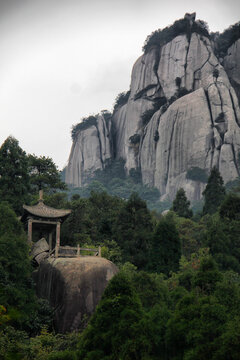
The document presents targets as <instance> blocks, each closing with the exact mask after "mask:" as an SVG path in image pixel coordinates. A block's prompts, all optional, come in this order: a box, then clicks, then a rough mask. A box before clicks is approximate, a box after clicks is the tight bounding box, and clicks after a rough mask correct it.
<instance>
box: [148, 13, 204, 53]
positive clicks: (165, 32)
mask: <svg viewBox="0 0 240 360" xmlns="http://www.w3.org/2000/svg"><path fill="white" fill-rule="evenodd" d="M193 32H196V33H198V34H200V35H203V36H206V37H209V33H208V26H207V24H206V23H205V22H204V21H202V20H199V21H197V22H193V24H192V26H191V24H190V21H189V20H188V19H180V20H176V21H175V22H174V24H173V25H171V26H168V27H166V28H164V29H162V30H161V29H158V30H156V31H154V32H152V34H151V35H148V37H147V39H146V40H145V43H144V46H143V51H144V52H145V53H146V52H148V51H149V50H150V49H151V48H152V47H153V46H157V47H160V46H163V45H165V44H166V43H168V42H169V41H171V40H173V39H174V38H175V37H176V36H178V35H181V34H186V35H187V36H188V38H190V36H191V33H193Z"/></svg>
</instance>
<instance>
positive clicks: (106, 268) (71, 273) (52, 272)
mask: <svg viewBox="0 0 240 360" xmlns="http://www.w3.org/2000/svg"><path fill="white" fill-rule="evenodd" d="M117 271H118V269H117V267H116V266H115V265H114V264H113V263H112V262H110V261H108V260H106V259H104V258H101V257H96V256H86V257H80V258H58V259H53V258H49V259H47V260H45V261H43V262H41V264H40V266H39V269H38V271H37V273H36V274H35V281H36V288H37V294H38V296H39V297H41V298H46V299H47V300H49V302H50V305H51V306H52V307H53V309H54V328H55V330H56V331H57V332H62V333H63V332H69V331H74V330H77V329H79V328H81V326H83V324H84V321H85V318H86V316H87V317H88V316H89V315H91V314H92V313H93V311H94V309H95V307H96V305H97V304H98V302H99V300H100V299H101V296H102V294H103V292H104V289H105V287H106V286H107V283H108V281H109V280H110V279H111V278H112V277H113V275H115V274H116V273H117Z"/></svg>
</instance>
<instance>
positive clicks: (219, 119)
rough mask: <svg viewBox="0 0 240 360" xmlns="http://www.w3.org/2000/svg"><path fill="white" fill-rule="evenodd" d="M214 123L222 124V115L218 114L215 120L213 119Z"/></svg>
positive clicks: (221, 113)
mask: <svg viewBox="0 0 240 360" xmlns="http://www.w3.org/2000/svg"><path fill="white" fill-rule="evenodd" d="M215 122H216V123H222V122H224V113H223V112H220V114H219V115H218V116H217V118H216V119H215Z"/></svg>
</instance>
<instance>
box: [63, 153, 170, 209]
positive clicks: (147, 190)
mask: <svg viewBox="0 0 240 360" xmlns="http://www.w3.org/2000/svg"><path fill="white" fill-rule="evenodd" d="M124 165H125V161H124V160H123V159H119V160H115V161H112V162H111V163H109V164H106V166H105V168H104V170H97V171H95V176H94V177H93V178H92V179H89V182H90V183H89V185H87V186H84V187H81V188H72V189H70V191H69V193H70V196H72V195H75V194H78V195H80V196H81V197H84V198H86V197H89V196H90V194H91V192H92V191H95V192H102V191H106V192H107V193H108V194H110V195H112V196H118V197H120V198H122V199H129V198H130V196H131V194H132V193H133V192H136V193H138V194H139V196H140V197H141V198H142V199H143V200H145V201H146V202H147V205H148V207H149V209H151V210H156V211H158V212H162V211H164V210H166V209H169V208H170V206H171V202H170V201H167V200H166V201H165V202H160V201H159V198H160V192H159V190H158V189H157V188H154V187H150V186H147V185H143V184H142V179H141V171H140V169H133V168H132V169H130V171H129V175H128V176H127V175H126V172H125V169H124Z"/></svg>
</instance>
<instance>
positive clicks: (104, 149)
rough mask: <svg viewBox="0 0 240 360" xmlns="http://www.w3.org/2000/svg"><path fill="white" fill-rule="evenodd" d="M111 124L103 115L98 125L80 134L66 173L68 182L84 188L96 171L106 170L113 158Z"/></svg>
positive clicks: (99, 116)
mask: <svg viewBox="0 0 240 360" xmlns="http://www.w3.org/2000/svg"><path fill="white" fill-rule="evenodd" d="M110 133H111V122H108V123H107V121H106V120H105V119H104V116H103V115H98V116H97V121H96V125H91V126H90V127H87V128H86V129H84V130H83V131H81V132H79V134H78V137H77V138H76V140H75V141H74V142H73V145H72V149H71V154H70V157H69V162H68V166H67V171H66V182H67V184H71V185H73V186H76V187H79V186H82V185H83V184H84V183H85V182H86V180H87V179H88V177H90V176H91V175H92V174H93V172H94V171H96V170H98V169H100V170H102V169H104V167H105V165H106V163H107V161H108V160H110V159H111V158H112V148H111V136H110Z"/></svg>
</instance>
